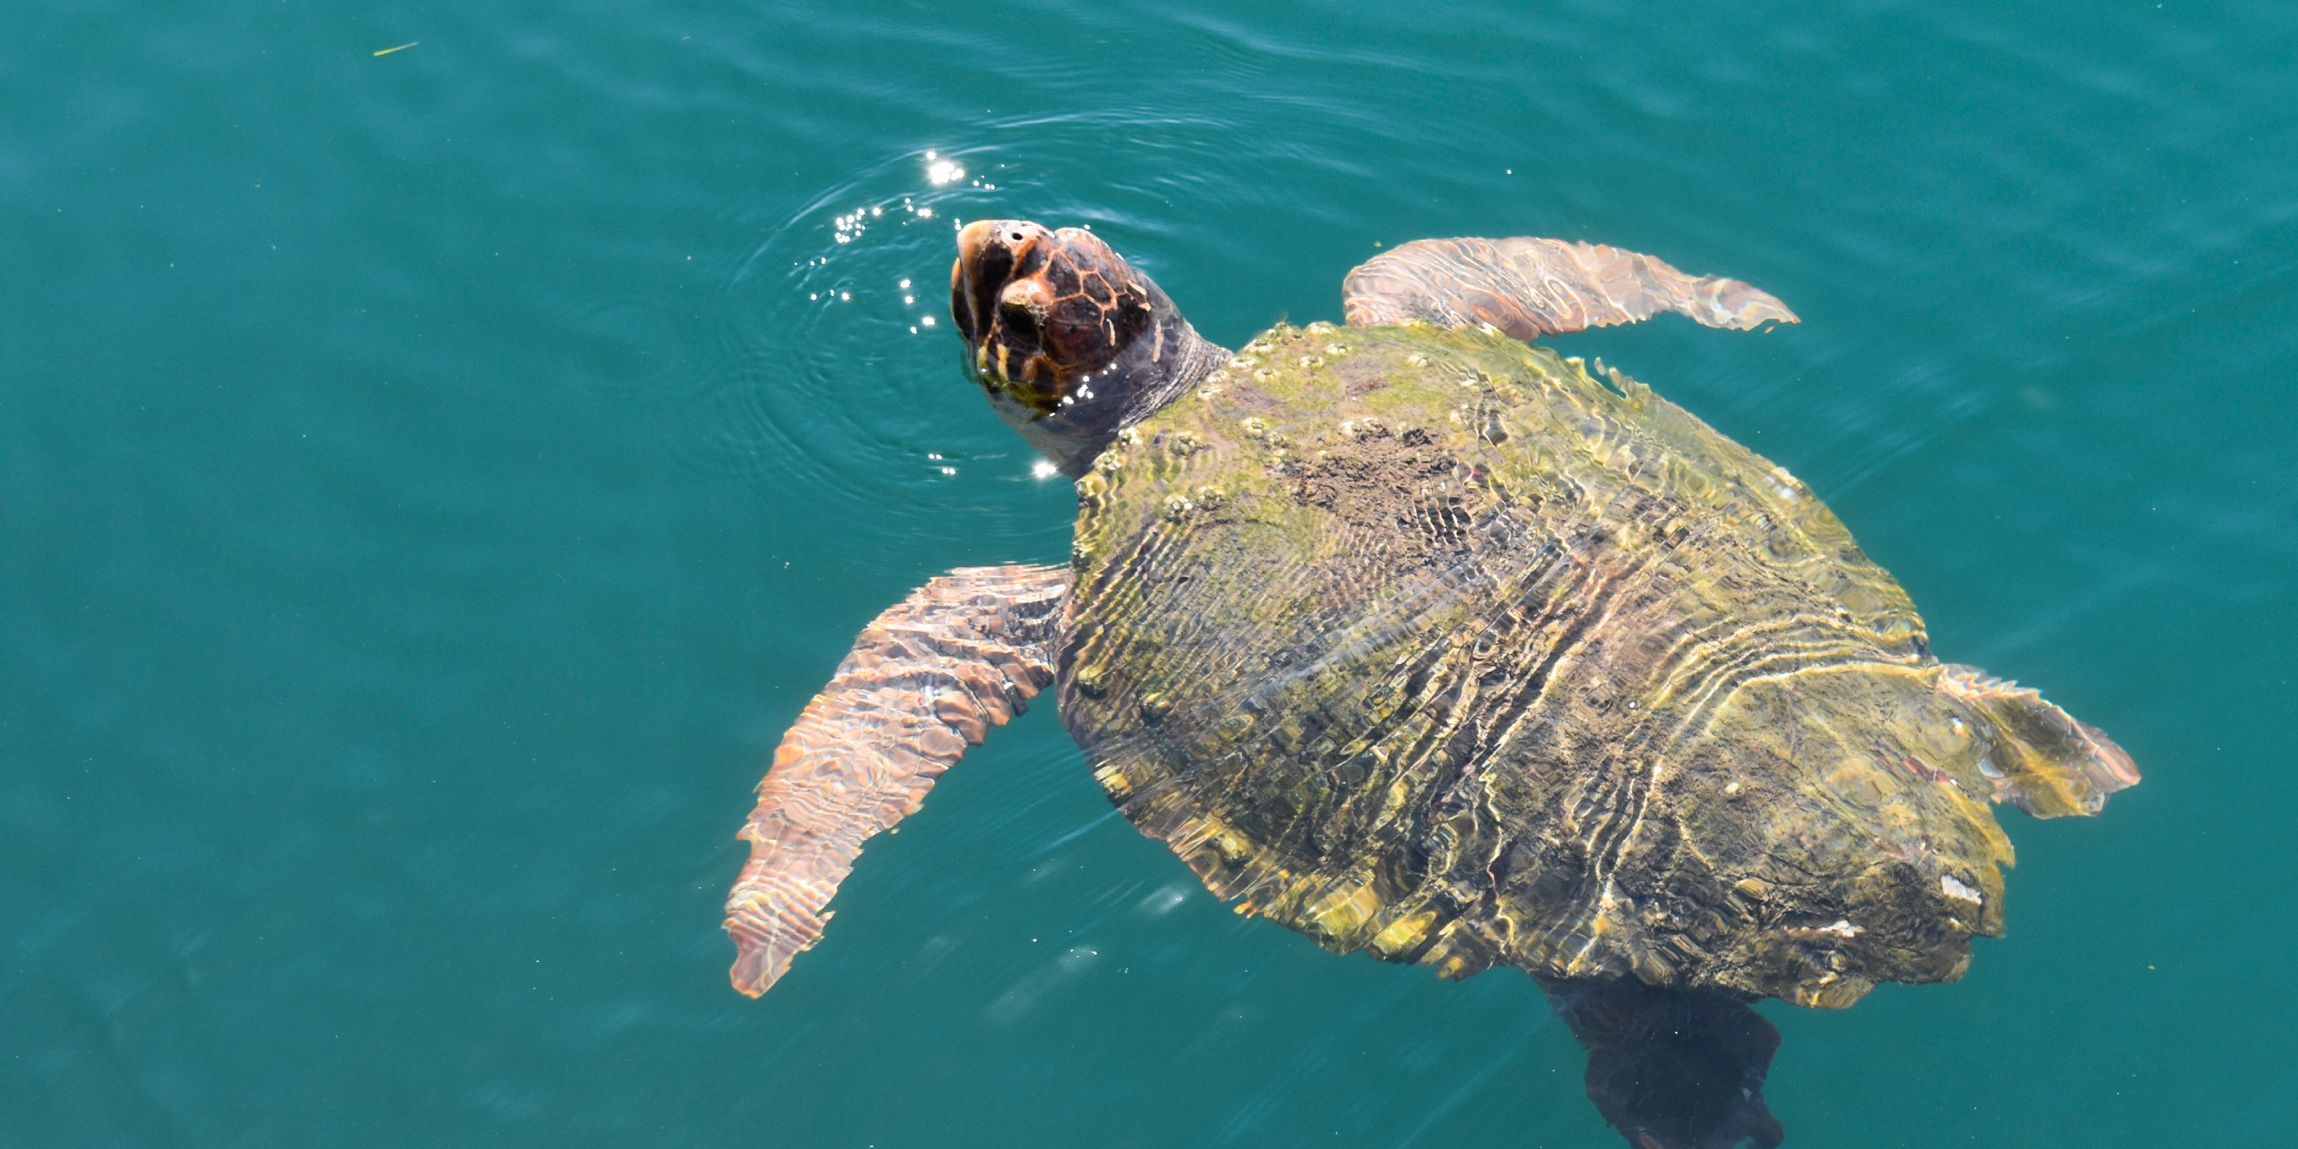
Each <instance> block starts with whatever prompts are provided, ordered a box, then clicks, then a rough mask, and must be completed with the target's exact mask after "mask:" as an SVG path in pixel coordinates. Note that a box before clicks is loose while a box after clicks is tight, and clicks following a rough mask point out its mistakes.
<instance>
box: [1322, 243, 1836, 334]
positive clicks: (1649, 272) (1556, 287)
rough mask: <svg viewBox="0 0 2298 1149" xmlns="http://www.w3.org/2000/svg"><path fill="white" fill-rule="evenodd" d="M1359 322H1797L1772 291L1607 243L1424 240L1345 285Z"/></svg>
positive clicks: (1518, 325) (1510, 326)
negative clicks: (1675, 318) (1663, 316)
mask: <svg viewBox="0 0 2298 1149" xmlns="http://www.w3.org/2000/svg"><path fill="white" fill-rule="evenodd" d="M1341 292H1342V295H1343V297H1344V298H1343V301H1342V307H1343V310H1344V311H1345V313H1346V314H1347V316H1348V321H1349V323H1351V324H1353V325H1355V326H1358V327H1371V326H1375V325H1379V324H1384V323H1403V322H1406V321H1407V320H1414V319H1418V320H1421V321H1423V322H1427V323H1434V324H1437V325H1438V326H1442V327H1475V326H1477V325H1479V324H1486V323H1489V324H1491V325H1492V326H1494V327H1497V328H1499V329H1500V330H1502V331H1505V332H1507V333H1508V334H1510V335H1513V336H1515V337H1516V338H1518V339H1537V338H1539V337H1540V336H1543V335H1561V334H1564V333H1566V332H1570V331H1584V330H1586V329H1588V328H1590V327H1610V326H1611V325H1613V324H1615V323H1634V322H1636V321H1638V320H1642V319H1649V318H1651V317H1652V316H1654V315H1657V314H1659V313H1660V312H1662V311H1674V312H1678V313H1680V314H1683V315H1688V316H1690V317H1692V318H1693V319H1695V320H1697V321H1699V322H1701V323H1704V324H1706V325H1708V326H1709V327H1729V328H1732V329H1734V330H1738V331H1748V330H1752V329H1754V328H1757V327H1761V326H1762V325H1764V324H1766V323H1794V322H1796V318H1795V313H1794V312H1792V311H1789V310H1788V309H1787V305H1786V304H1784V303H1781V302H1780V301H1779V300H1778V299H1776V298H1774V297H1772V295H1771V294H1770V293H1768V292H1765V291H1761V290H1758V289H1757V288H1754V287H1750V286H1748V285H1747V284H1745V283H1742V282H1740V281H1739V280H1736V279H1726V278H1724V277H1723V276H1720V275H1698V276H1693V275H1685V274H1684V273H1683V272H1680V271H1677V270H1676V269H1675V268H1673V267H1671V266H1669V265H1668V264H1667V262H1666V261H1664V260H1661V259H1658V258H1655V257H1653V256H1649V255H1642V254H1639V253H1637V252H1633V251H1622V250H1621V249H1619V248H1616V247H1611V246H1608V245H1606V244H1601V243H1573V242H1571V241H1568V240H1561V239H1540V238H1536V237H1532V236H1515V237H1512V238H1509V239H1474V238H1468V239H1419V240H1414V241H1412V242H1411V243H1407V244H1401V245H1399V246H1397V247H1394V248H1391V249H1389V250H1387V251H1384V252H1382V253H1380V254H1379V255H1376V256H1374V257H1372V258H1371V259H1369V260H1366V261H1365V262H1364V263H1363V264H1361V265H1359V266H1358V267H1357V268H1356V270H1354V271H1351V272H1349V273H1348V278H1347V279H1346V280H1345V281H1343V283H1342V284H1341Z"/></svg>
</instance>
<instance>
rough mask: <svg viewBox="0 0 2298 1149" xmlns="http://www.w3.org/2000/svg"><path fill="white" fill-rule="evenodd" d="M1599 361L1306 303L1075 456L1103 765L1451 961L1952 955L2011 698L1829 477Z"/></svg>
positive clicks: (1077, 707) (1580, 972)
mask: <svg viewBox="0 0 2298 1149" xmlns="http://www.w3.org/2000/svg"><path fill="white" fill-rule="evenodd" d="M1320 326H1321V325H1320ZM1604 374H1605V378H1599V377H1598V376H1596V375H1591V374H1590V373H1589V372H1588V371H1587V370H1586V369H1585V368H1584V367H1583V366H1582V365H1581V364H1580V363H1578V362H1577V361H1569V360H1564V359H1561V358H1559V357H1557V356H1556V355H1555V354H1554V353H1553V352H1551V351H1549V350H1547V349H1546V348H1543V347H1538V346H1527V345H1526V344H1524V343H1521V342H1518V341H1516V340H1514V339H1509V338H1506V337H1504V336H1501V335H1497V334H1494V333H1490V332H1478V331H1463V330H1450V329H1439V328H1434V327H1428V326H1423V325H1403V326H1390V327H1375V328H1366V329H1349V330H1347V331H1345V332H1339V331H1336V330H1335V329H1331V328H1324V329H1323V330H1317V329H1313V328H1312V329H1302V328H1290V327H1280V328H1277V329H1275V330H1272V331H1270V332H1268V333H1267V334H1265V335H1263V336H1261V337H1259V338H1258V339H1256V340H1255V341H1254V342H1253V343H1252V344H1251V345H1250V346H1249V347H1248V349H1247V351H1246V352H1245V353H1244V354H1242V355H1240V356H1238V357H1237V359H1236V360H1234V361H1232V363H1231V364H1230V366H1228V367H1227V368H1224V369H1222V370H1220V371H1218V372H1216V373H1215V374H1214V375H1213V376H1212V377H1210V378H1208V379H1207V381H1206V383H1205V385H1204V386H1202V387H1199V388H1197V389H1195V391H1194V392H1193V393H1191V394H1188V395H1185V396H1183V397H1182V398H1180V399H1179V400H1177V401H1175V402H1174V403H1172V404H1171V405H1170V406H1168V407H1167V408H1165V409H1164V410H1162V411H1160V412H1158V413H1157V414H1156V415H1154V416H1153V417H1151V418H1149V419H1147V420H1146V421H1144V422H1142V423H1140V424H1139V425H1137V426H1136V427H1134V428H1131V429H1130V430H1129V431H1128V432H1127V433H1126V434H1125V435H1124V436H1122V437H1121V438H1120V440H1119V442H1117V443H1116V444H1115V445H1113V446H1112V447H1110V449H1109V451H1108V453H1107V454H1106V455H1104V456H1103V457H1102V459H1101V460H1100V461H1099V462H1098V463H1097V464H1096V466H1095V467H1094V468H1093V469H1092V470H1091V471H1090V472H1089V473H1088V474H1086V475H1085V476H1084V477H1083V478H1082V479H1081V480H1080V483H1079V501H1080V515H1079V519H1078V524H1077V544H1076V550H1075V554H1076V556H1077V561H1076V563H1075V566H1074V571H1075V582H1074V583H1073V600H1072V602H1071V604H1070V607H1069V611H1070V614H1069V619H1070V626H1071V629H1072V634H1071V641H1070V643H1069V646H1068V649H1067V652H1066V653H1065V656H1064V657H1065V658H1066V659H1067V660H1068V661H1069V664H1070V665H1069V666H1068V671H1067V673H1066V674H1065V675H1064V681H1065V682H1067V683H1069V684H1070V686H1071V688H1070V689H1068V690H1066V692H1065V694H1064V697H1063V698H1062V700H1061V710H1062V714H1063V718H1064V720H1065V722H1066V723H1067V724H1068V725H1069V727H1070V729H1071V731H1072V732H1073V733H1074V734H1075V735H1076V736H1077V738H1078V740H1079V742H1080V743H1081V744H1082V745H1084V746H1085V747H1086V749H1087V752H1088V754H1089V755H1090V756H1091V757H1092V759H1093V761H1094V763H1095V765H1096V776H1097V777H1098V778H1099V779H1100V780H1101V781H1102V783H1103V785H1104V786H1105V787H1106V788H1107V789H1108V790H1109V792H1110V794H1111V796H1112V798H1113V799H1114V800H1116V801H1117V802H1118V804H1119V805H1120V806H1121V807H1122V808H1123V809H1124V810H1125V812H1126V814H1127V815H1128V816H1129V817H1131V818H1132V819H1133V820H1134V821H1135V822H1136V823H1137V824H1139V825H1140V826H1141V828H1142V829H1143V830H1144V831H1146V832H1149V833H1152V834H1154V835H1157V836H1159V837H1162V838H1164V839H1165V840H1166V841H1168V842H1169V843H1170V844H1171V845H1172V846H1173V848H1174V849H1175V851H1176V852H1178V853H1179V854H1180V855H1181V856H1182V857H1183V858H1185V859H1186V860H1187V861H1188V862H1189V864H1190V865H1191V867H1192V868H1193V869H1194V870H1195V871H1196V872H1197V874H1198V875H1199V876H1200V877H1201V878H1202V879H1203V880H1204V881H1205V882H1206V884H1207V885H1208V886H1209V887H1210V888H1212V889H1213V890H1214V891H1215V892H1216V893H1217V894H1219V895H1221V896H1223V897H1225V898H1231V899H1236V900H1238V901H1239V902H1240V909H1242V910H1245V911H1248V912H1254V913H1259V914H1263V915H1266V916H1269V917H1271V918H1274V919H1277V920H1279V921H1282V922H1284V923H1285V924H1287V925H1290V926H1292V927H1294V928H1296V929H1300V930H1302V931H1304V932H1306V933H1308V934H1310V935H1311V936H1312V937H1315V938H1316V939H1318V940H1319V941H1320V942H1321V943H1323V944H1325V945H1327V946H1329V947H1331V948H1334V949H1339V950H1355V949H1369V950H1371V951H1372V952H1374V953H1376V954H1378V955H1380V956H1382V957H1386V958H1390V959H1394V960H1408V961H1419V962H1425V963H1428V964H1431V965H1433V966H1435V967H1436V968H1437V969H1438V971H1439V972H1440V973H1444V974H1447V975H1449V976H1461V975H1465V974H1467V973H1472V972H1475V971H1476V970H1479V969H1483V968H1486V967H1487V966H1490V965H1493V964H1507V965H1515V966H1521V967H1523V968H1526V969H1528V970H1530V971H1532V972H1534V973H1536V974H1540V975H1543V976H1553V977H1592V976H1629V975H1632V976H1634V977H1637V978H1639V979H1641V980H1643V981H1645V982H1647V983H1649V984H1652V985H1655V986H1686V987H1714V988H1720V989H1725V990H1730V991H1734V992H1739V993H1747V994H1757V995H1771V996H1778V997H1782V998H1786V999H1788V1000H1791V1001H1796V1002H1800V1003H1803V1004H1809V1005H1821V1006H1842V1005H1848V1004H1850V1003H1851V1002H1852V1001H1854V1000H1856V999H1857V998H1858V997H1859V996H1860V995H1861V994H1862V993H1864V992H1865V991H1866V990H1867V989H1868V988H1870V987H1871V986H1873V985H1874V984H1875V983H1877V982H1879V981H1885V980H1897V981H1936V980H1941V979H1948V978H1953V977H1956V976H1958V975H1959V974H1960V973H1961V972H1962V969H1963V968H1964V965H1965V963H1966V962H1967V960H1968V945H1969V939H1970V937H1971V936H1973V935H1977V934H1995V933H1999V932H2000V930H2001V924H2002V911H2001V894H2002V879H2001V875H2000V869H2001V867H2002V866H2005V865H2008V864H2009V863H2010V861H2011V849H2010V844H2009V841H2008V839H2007V838H2006V837H2005V836H2004V835H2003V833H2002V831H2001V829H2000V828H1999V827H1998V826H1997V824H1996V822H1995V820H1994V817H1993V815H1992V813H1991V811H1990V810H1989V809H1988V807H1987V804H1986V799H1987V798H1988V797H1989V795H1990V793H1991V792H1992V791H1993V787H1994V784H1993V782H1992V781H1991V780H1990V779H1989V778H1988V777H1987V776H1986V774H1985V773H1984V771H1983V768H1984V766H1985V763H1984V762H1983V760H1982V755H1983V754H1984V752H1985V747H1984V746H1983V745H1981V741H1982V740H1981V739H1979V738H1977V737H1974V736H1972V735H1971V733H1970V732H1971V731H1972V730H1973V728H1974V725H1975V724H1978V723H1980V722H1981V721H1982V717H1981V716H1977V715H1975V714H1974V713H1973V709H1974V708H1973V706H1972V705H1971V704H1970V703H1969V702H1968V701H1967V700H1966V699H1964V698H1962V697H1959V696H1958V695H1957V694H1956V693H1955V692H1954V691H1953V690H1952V689H1943V688H1942V686H1941V676H1942V673H1943V668H1942V666H1941V664H1940V663H1938V662H1937V661H1936V660H1935V659H1933V658H1932V657H1931V655H1930V653H1929V650H1928V649H1927V647H1926V645H1925V642H1924V637H1923V628H1922V622H1921V620H1920V619H1919V618H1918V617H1917V616H1916V613H1915V610H1914V608H1913V605H1912V604H1911V603H1910V602H1909V600H1908V598H1907V595H1906V594H1905V592H1903V591H1902V590H1901V589H1900V587H1899V586H1898V584H1897V583H1896V582H1894V581H1893V580H1892V578H1891V577H1890V575H1888V574H1887V573H1886V572H1884V571H1883V570H1882V569H1880V568H1879V567H1877V566H1876V565H1875V564H1873V563H1872V562H1870V561H1869V560H1868V559H1867V558H1866V556H1865V555H1864V554H1862V553H1861V552H1860V550H1859V549H1858V547H1857V546H1856V545H1855V544H1854V543H1853V542H1852V539H1851V536H1850V534H1849V533H1848V532H1847V531H1846V530H1845V529H1844V527H1843V525H1842V524H1841V523H1840V522H1838V521H1837V520H1836V518H1835V516H1834V515H1833V514H1831V513H1830V512H1829V511H1828V510H1827V509H1826V508H1825V507H1824V506H1822V505H1821V504H1820V503H1819V501H1818V500H1817V499H1815V498H1813V497H1812V495H1811V493H1810V492H1809V491H1808V490H1807V489H1806V488H1805V487H1804V486H1803V485H1802V484H1801V483H1799V482H1797V481H1796V480H1795V479H1794V478H1793V477H1792V476H1790V475H1788V474H1787V472H1785V471H1784V470H1782V469H1780V468H1779V467H1776V466H1774V465H1773V464H1771V463H1770V462H1768V461H1766V460H1764V459H1763V458H1761V457H1760V456H1758V455H1756V454H1755V453H1753V452H1751V451H1748V450H1747V449H1745V448H1743V447H1741V446H1739V445H1738V444H1735V443H1733V442H1731V441H1730V440H1728V439H1726V438H1724V437H1723V436H1722V435H1720V434H1718V433H1716V432H1715V431H1713V430H1712V429H1710V428H1709V427H1707V425H1706V424H1704V423H1702V422H1700V421H1699V420H1698V419H1696V418H1694V417H1693V416H1691V415H1689V414H1688V413H1686V412H1684V411H1683V410H1682V409H1680V408H1678V407H1676V406H1675V405H1673V404H1671V403H1669V402H1668V401H1666V400H1665V399H1662V398H1660V397H1658V396H1655V395H1653V394H1652V393H1651V391H1650V389H1649V388H1646V387H1644V386H1643V385H1641V384H1639V383H1636V382H1635V381H1633V380H1630V379H1627V378H1626V377H1625V376H1621V375H1619V374H1618V373H1616V372H1607V373H1604ZM1607 383H1609V384H1610V385H1609V386H1607ZM1207 492H1213V493H1214V494H1213V495H1208V494H1207ZM1089 684H1090V685H1089ZM1956 730H1961V731H1964V732H1965V733H1964V734H1963V735H1962V736H1961V737H1959V738H1958V737H1956V736H1953V735H1951V734H1942V733H1941V732H1951V731H1956Z"/></svg>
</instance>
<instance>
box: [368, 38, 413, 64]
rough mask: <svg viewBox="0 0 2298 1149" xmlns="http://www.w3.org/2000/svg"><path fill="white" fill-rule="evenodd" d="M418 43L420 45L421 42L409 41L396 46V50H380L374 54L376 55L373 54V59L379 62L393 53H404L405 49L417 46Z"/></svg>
mask: <svg viewBox="0 0 2298 1149" xmlns="http://www.w3.org/2000/svg"><path fill="white" fill-rule="evenodd" d="M420 43H422V41H421V40H409V41H407V42H406V43H404V44H401V45H399V46H398V47H396V48H385V49H382V50H381V51H378V52H376V53H375V58H376V59H378V60H380V59H382V58H383V57H385V56H388V55H390V54H391V53H393V52H404V51H406V50H407V49H409V48H412V47H414V46H415V45H417V44H420Z"/></svg>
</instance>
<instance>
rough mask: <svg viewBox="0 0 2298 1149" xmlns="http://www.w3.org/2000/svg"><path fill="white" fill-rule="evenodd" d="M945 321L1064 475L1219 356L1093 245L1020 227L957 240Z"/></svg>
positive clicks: (1159, 295) (1080, 234)
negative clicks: (954, 328) (953, 326)
mask: <svg viewBox="0 0 2298 1149" xmlns="http://www.w3.org/2000/svg"><path fill="white" fill-rule="evenodd" d="M950 318H951V319H953V320H955V321H956V323H957V327H958V331H959V333H960V334H962V335H963V336H964V337H965V348H966V362H967V366H968V367H969V368H970V369H971V370H972V372H973V374H974V377H975V378H976V379H978V380H979V381H980V382H981V385H982V388H983V390H985V391H986V392H988V394H989V400H990V404H991V406H993V407H995V408H996V409H997V413H998V414H999V415H1000V416H1002V417H1004V419H1005V420H1006V422H1008V423H1010V424H1012V425H1013V426H1014V428H1015V429H1016V430H1019V431H1020V432H1021V434H1022V437H1024V438H1026V439H1028V440H1029V441H1030V443H1031V444H1032V445H1034V446H1036V447H1037V448H1038V449H1039V450H1042V451H1044V452H1045V453H1046V454H1047V455H1048V456H1050V457H1051V458H1052V460H1053V462H1054V464H1055V465H1057V466H1059V467H1060V468H1061V469H1062V471H1063V472H1065V473H1067V474H1070V475H1076V474H1081V473H1083V471H1084V470H1085V468H1086V467H1088V466H1090V465H1092V462H1093V458H1094V456H1096V455H1099V454H1100V453H1101V450H1102V448H1103V447H1106V446H1108V444H1109V441H1110V440H1111V439H1113V438H1114V437H1116V434H1117V432H1118V431H1120V430H1122V429H1123V428H1125V427H1126V426H1128V425H1130V424H1133V423H1137V422H1140V421H1141V420H1142V419H1145V418H1148V417H1149V416H1150V415H1151V414H1154V413H1155V412H1156V411H1157V409H1158V408H1160V407H1163V406H1164V405H1165V404H1166V403H1169V402H1171V401H1172V400H1173V399H1174V398H1175V397H1177V396H1179V395H1180V394H1182V393H1183V392H1184V391H1185V390H1187V389H1188V388H1189V387H1190V386H1192V385H1194V384H1195V383H1196V381H1197V380H1198V379H1199V378H1202V377H1203V376H1204V375H1205V374H1206V373H1208V372H1210V371H1211V370H1212V369H1213V366H1214V365H1215V364H1217V363H1218V362H1220V361H1221V360H1222V359H1223V358H1226V356H1227V353H1226V352H1224V351H1222V350H1221V349H1220V348H1218V347H1214V346H1213V345H1212V344H1210V343H1207V342H1205V340H1204V339H1203V338H1201V337H1199V336H1198V334H1197V332H1196V331H1195V329H1193V328H1191V327H1190V326H1189V321H1188V320H1186V319H1183V318H1182V317H1181V312H1180V309H1179V308H1177V307H1175V306H1173V301H1172V300H1171V299H1169V298H1167V297H1166V295H1165V292H1164V291H1163V290H1161V289H1159V288H1158V286H1157V285H1156V284H1155V283H1153V282H1151V281H1150V279H1149V277H1148V276H1146V275H1143V274H1141V273H1140V272H1139V271H1137V270H1135V269H1134V267H1133V265H1132V264H1130V263H1127V262H1125V257H1124V256H1121V255H1119V254H1117V252H1116V251H1114V250H1112V249H1111V248H1110V246H1109V245H1108V244H1106V243H1103V242H1102V241H1101V238H1100V237H1099V236H1096V235H1094V234H1093V233H1092V232H1090V231H1086V230H1084V229H1082V228H1074V227H1065V228H1061V229H1059V230H1053V229H1049V228H1046V227H1043V226H1041V225H1039V224H1034V223H1030V222H1027V221H1024V220H984V221H981V222H978V223H972V224H968V225H966V227H965V228H964V230H962V231H960V232H958V255H957V262H956V264H955V265H953V266H952V267H951V268H950Z"/></svg>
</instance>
